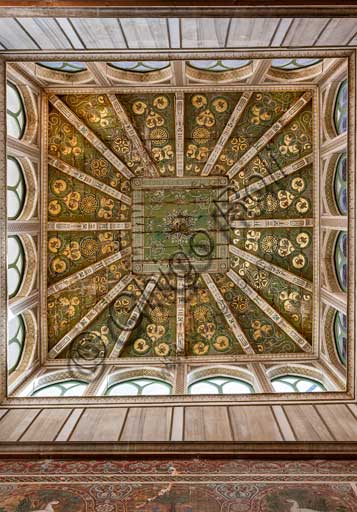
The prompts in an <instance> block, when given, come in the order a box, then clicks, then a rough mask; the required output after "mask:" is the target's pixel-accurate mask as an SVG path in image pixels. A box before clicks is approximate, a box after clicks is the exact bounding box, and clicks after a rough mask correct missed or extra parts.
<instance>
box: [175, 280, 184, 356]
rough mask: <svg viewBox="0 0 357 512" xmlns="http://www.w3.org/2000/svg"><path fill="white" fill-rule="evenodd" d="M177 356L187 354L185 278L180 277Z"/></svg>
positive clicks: (177, 302) (178, 284)
mask: <svg viewBox="0 0 357 512" xmlns="http://www.w3.org/2000/svg"><path fill="white" fill-rule="evenodd" d="M176 354H177V355H184V354H185V278H184V277H180V276H179V277H177V291H176Z"/></svg>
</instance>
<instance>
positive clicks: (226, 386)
mask: <svg viewBox="0 0 357 512" xmlns="http://www.w3.org/2000/svg"><path fill="white" fill-rule="evenodd" d="M189 393H190V394H192V395H201V394H207V395H217V394H220V395H224V394H227V395H234V394H242V393H253V387H252V386H251V385H250V384H248V382H244V381H242V380H240V379H235V378H233V377H210V378H208V379H202V380H199V381H197V382H194V383H193V384H191V385H190V386H189Z"/></svg>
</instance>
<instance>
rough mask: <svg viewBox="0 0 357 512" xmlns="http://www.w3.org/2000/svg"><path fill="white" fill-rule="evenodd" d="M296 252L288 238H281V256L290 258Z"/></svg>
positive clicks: (279, 250)
mask: <svg viewBox="0 0 357 512" xmlns="http://www.w3.org/2000/svg"><path fill="white" fill-rule="evenodd" d="M294 251H295V247H294V246H293V244H292V243H291V242H290V240H289V239H288V238H281V240H279V248H278V254H279V255H280V256H282V257H285V256H289V255H290V254H291V253H292V252H294Z"/></svg>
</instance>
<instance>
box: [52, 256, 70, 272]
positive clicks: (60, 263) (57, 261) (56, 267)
mask: <svg viewBox="0 0 357 512" xmlns="http://www.w3.org/2000/svg"><path fill="white" fill-rule="evenodd" d="M51 267H52V270H53V272H54V273H55V274H63V272H65V271H66V270H67V263H66V262H65V260H64V259H63V258H54V259H53V260H52V263H51Z"/></svg>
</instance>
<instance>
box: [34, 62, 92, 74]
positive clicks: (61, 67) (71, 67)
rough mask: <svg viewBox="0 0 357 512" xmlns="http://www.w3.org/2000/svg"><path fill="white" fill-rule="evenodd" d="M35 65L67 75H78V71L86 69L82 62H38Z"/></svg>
mask: <svg viewBox="0 0 357 512" xmlns="http://www.w3.org/2000/svg"><path fill="white" fill-rule="evenodd" d="M37 64H39V65H40V66H43V67H44V68H49V69H55V70H56V71H66V72H67V73H78V71H83V70H84V69H87V68H86V65H85V64H83V62H38V63H37Z"/></svg>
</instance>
